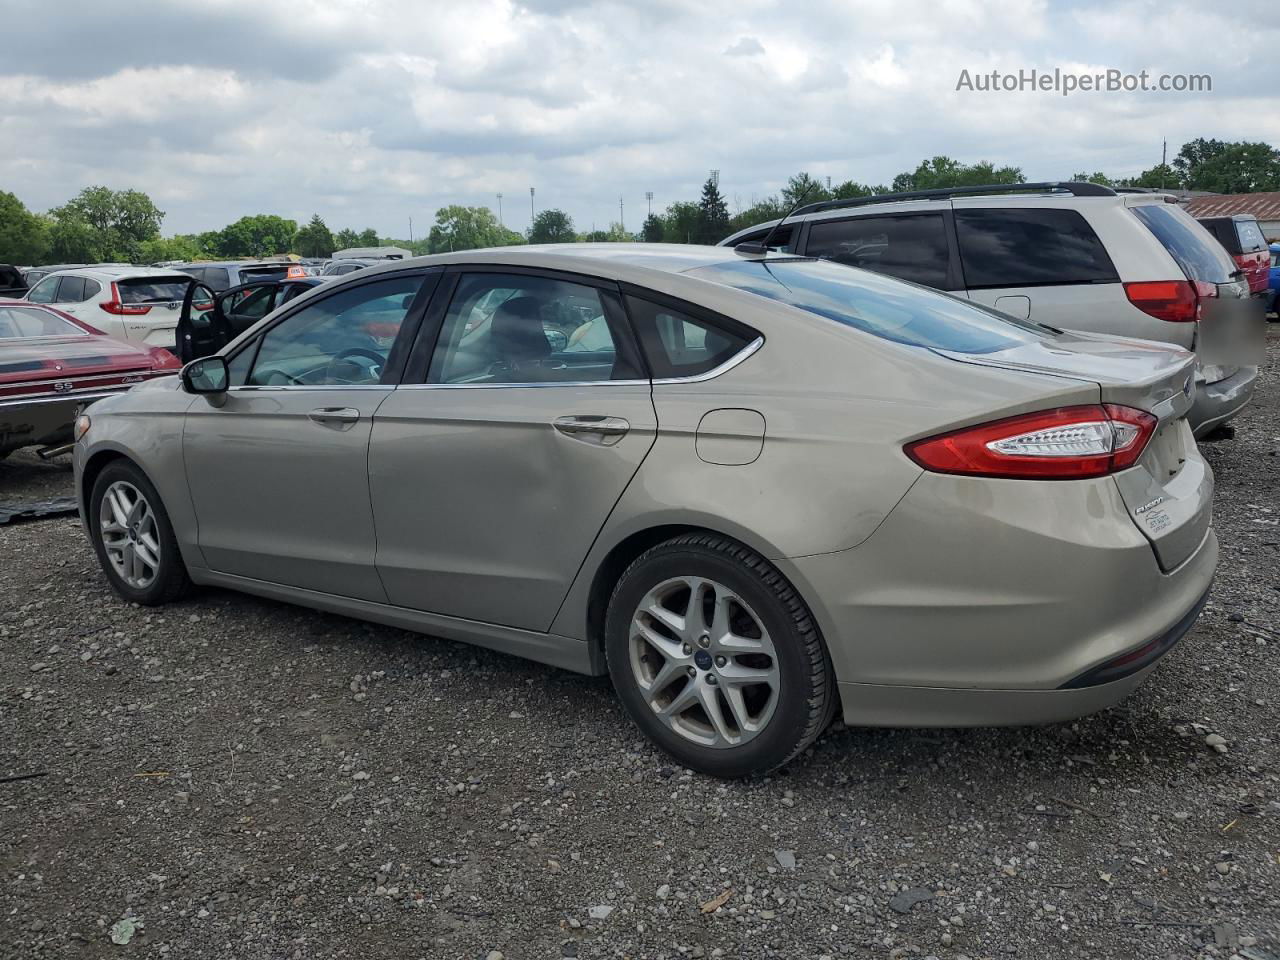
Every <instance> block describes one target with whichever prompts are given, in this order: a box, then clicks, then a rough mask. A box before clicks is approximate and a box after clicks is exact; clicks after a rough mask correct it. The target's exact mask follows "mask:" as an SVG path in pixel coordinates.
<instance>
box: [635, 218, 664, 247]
mask: <svg viewBox="0 0 1280 960" xmlns="http://www.w3.org/2000/svg"><path fill="white" fill-rule="evenodd" d="M640 236H641V237H643V238H644V242H645V243H661V242H662V218H661V217H660V216H658V215H657V214H656V213H651V214H649V215H648V216H647V217H645V218H644V226H643V227H641V228H640Z"/></svg>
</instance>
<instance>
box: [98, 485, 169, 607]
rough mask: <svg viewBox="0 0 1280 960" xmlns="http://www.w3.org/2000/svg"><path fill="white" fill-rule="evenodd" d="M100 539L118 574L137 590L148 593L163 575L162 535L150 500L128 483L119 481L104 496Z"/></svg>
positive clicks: (100, 513)
mask: <svg viewBox="0 0 1280 960" xmlns="http://www.w3.org/2000/svg"><path fill="white" fill-rule="evenodd" d="M98 517H99V521H98V522H99V536H101V538H102V546H103V547H104V548H105V549H106V552H107V559H108V561H110V563H111V567H112V569H113V570H115V572H116V575H117V576H118V577H119V578H120V579H121V580H123V581H124V582H125V583H127V584H128V585H129V586H131V587H133V588H134V589H136V590H145V589H146V588H147V587H149V586H151V584H152V583H154V582H155V579H156V577H157V576H158V575H159V573H160V533H159V530H158V528H157V527H156V515H155V511H154V510H152V508H151V504H149V503H148V502H147V498H146V497H144V496H143V495H142V491H140V490H139V489H138V488H137V487H135V486H134V485H133V484H132V483H129V482H128V481H126V480H117V481H116V482H115V483H113V484H111V486H109V487H107V489H106V491H105V492H104V493H103V495H102V504H101V508H100V509H99V511H98Z"/></svg>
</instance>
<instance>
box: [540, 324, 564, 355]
mask: <svg viewBox="0 0 1280 960" xmlns="http://www.w3.org/2000/svg"><path fill="white" fill-rule="evenodd" d="M542 332H543V333H544V334H546V337H547V343H548V344H550V345H551V352H552V353H560V352H561V351H562V350H564V349H565V348H566V347H568V346H569V337H568V335H567V334H565V332H564V331H563V330H546V329H544V330H543V331H542Z"/></svg>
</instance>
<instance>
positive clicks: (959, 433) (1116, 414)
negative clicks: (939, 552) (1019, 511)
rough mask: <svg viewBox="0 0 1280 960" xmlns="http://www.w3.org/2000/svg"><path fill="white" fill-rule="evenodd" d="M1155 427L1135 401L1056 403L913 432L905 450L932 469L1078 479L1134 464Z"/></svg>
mask: <svg viewBox="0 0 1280 960" xmlns="http://www.w3.org/2000/svg"><path fill="white" fill-rule="evenodd" d="M1155 428H1156V418H1155V417H1153V416H1152V415H1151V414H1149V413H1146V412H1145V411H1142V410H1135V409H1134V408H1132V407H1122V406H1119V405H1118V404H1113V403H1108V404H1103V405H1100V406H1098V405H1089V406H1079V407H1059V408H1058V409H1056V410H1045V411H1042V412H1039V413H1028V414H1023V415H1022V416H1018V417H1008V418H1006V419H1004V420H995V421H993V422H991V423H984V424H980V425H978V426H976V427H966V428H964V429H963V430H954V431H952V432H951V433H944V434H940V435H939V436H936V437H928V438H926V439H924V440H916V441H914V442H912V443H909V444H907V445H906V447H904V450H905V452H906V454H907V456H908V457H910V458H911V459H912V460H914V461H915V462H916V463H918V464H919V465H920V466H922V467H924V468H925V469H926V470H931V471H933V472H934V473H952V474H961V475H964V476H974V477H1002V478H1005V479H1010V480H1081V479H1085V478H1088V477H1102V476H1106V475H1107V474H1109V473H1116V472H1118V471H1120V470H1124V469H1126V468H1128V467H1131V466H1133V464H1134V463H1136V462H1137V460H1138V457H1140V456H1142V451H1143V449H1144V448H1145V447H1146V445H1147V441H1148V440H1150V439H1151V434H1152V433H1153V432H1154V431H1155Z"/></svg>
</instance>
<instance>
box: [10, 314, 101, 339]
mask: <svg viewBox="0 0 1280 960" xmlns="http://www.w3.org/2000/svg"><path fill="white" fill-rule="evenodd" d="M88 335H89V334H88V333H86V332H85V331H84V330H81V329H80V328H79V327H77V326H76V325H75V324H73V323H71V322H70V321H67V320H64V319H63V318H62V317H60V316H58V315H57V314H55V313H50V312H49V311H48V310H38V309H36V308H35V307H0V340H17V339H21V338H23V337H67V336H80V337H87V336H88Z"/></svg>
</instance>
